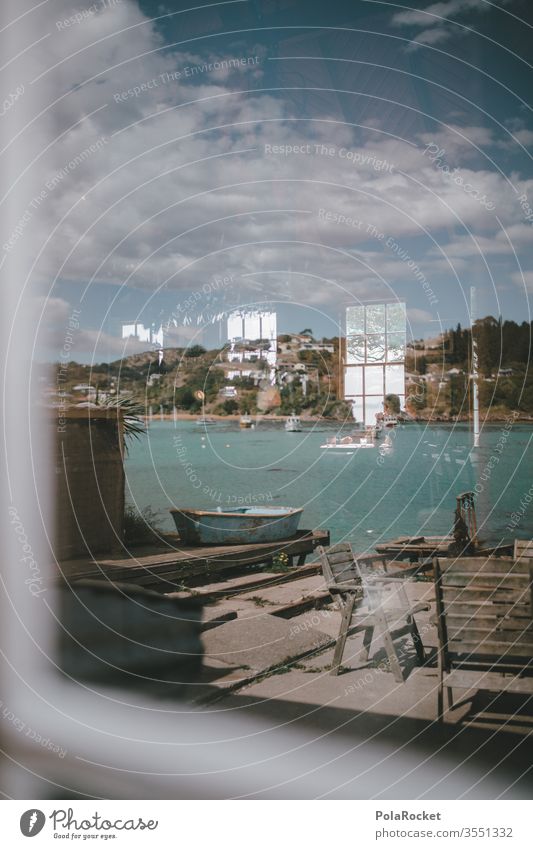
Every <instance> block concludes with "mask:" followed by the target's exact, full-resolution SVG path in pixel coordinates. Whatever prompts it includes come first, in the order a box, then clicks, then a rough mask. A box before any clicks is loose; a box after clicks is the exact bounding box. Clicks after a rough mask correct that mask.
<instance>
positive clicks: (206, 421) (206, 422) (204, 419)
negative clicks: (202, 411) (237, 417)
mask: <svg viewBox="0 0 533 849" xmlns="http://www.w3.org/2000/svg"><path fill="white" fill-rule="evenodd" d="M216 423H217V420H216V419H212V418H210V417H209V416H200V417H199V418H198V419H196V424H197V425H199V426H200V427H211V426H212V425H216Z"/></svg>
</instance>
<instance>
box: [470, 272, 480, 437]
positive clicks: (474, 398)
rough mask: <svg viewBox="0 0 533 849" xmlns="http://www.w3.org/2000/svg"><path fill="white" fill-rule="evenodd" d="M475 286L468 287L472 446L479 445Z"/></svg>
mask: <svg viewBox="0 0 533 849" xmlns="http://www.w3.org/2000/svg"><path fill="white" fill-rule="evenodd" d="M476 312H477V310H476V287H475V286H471V287H470V338H471V340H472V373H471V375H470V379H471V381H472V419H473V425H474V448H478V447H479V397H478V351H477V339H476V334H475V332H474V324H475V321H476Z"/></svg>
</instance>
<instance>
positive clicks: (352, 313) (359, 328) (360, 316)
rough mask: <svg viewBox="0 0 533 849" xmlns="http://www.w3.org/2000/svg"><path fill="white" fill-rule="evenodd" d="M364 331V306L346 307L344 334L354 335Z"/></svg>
mask: <svg viewBox="0 0 533 849" xmlns="http://www.w3.org/2000/svg"><path fill="white" fill-rule="evenodd" d="M364 332H365V308H364V307H348V308H347V309H346V335H347V336H354V335H357V334H358V333H364Z"/></svg>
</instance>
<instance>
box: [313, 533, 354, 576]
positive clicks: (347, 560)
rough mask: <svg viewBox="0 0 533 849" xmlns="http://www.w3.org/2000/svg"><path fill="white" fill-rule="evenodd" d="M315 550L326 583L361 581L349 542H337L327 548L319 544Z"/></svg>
mask: <svg viewBox="0 0 533 849" xmlns="http://www.w3.org/2000/svg"><path fill="white" fill-rule="evenodd" d="M317 551H318V554H319V556H320V562H321V564H322V571H323V573H324V578H325V579H326V584H328V585H329V586H332V585H333V584H345V583H355V584H360V583H361V578H360V576H359V573H358V571H357V568H356V564H355V560H354V556H353V551H352V546H351V545H350V543H349V542H338V543H336V544H335V545H332V546H330V547H329V548H324V547H323V546H321V545H319V546H318V548H317Z"/></svg>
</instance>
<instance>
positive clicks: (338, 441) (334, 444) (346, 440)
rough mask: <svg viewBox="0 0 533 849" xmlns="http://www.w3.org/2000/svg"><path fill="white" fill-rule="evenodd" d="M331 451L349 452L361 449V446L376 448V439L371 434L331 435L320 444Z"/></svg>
mask: <svg viewBox="0 0 533 849" xmlns="http://www.w3.org/2000/svg"><path fill="white" fill-rule="evenodd" d="M320 447H321V448H326V449H328V450H330V451H337V452H339V453H342V452H343V451H346V452H349V451H354V450H359V449H360V448H375V447H376V446H375V445H374V440H373V439H372V437H370V436H359V435H358V434H354V435H353V436H329V437H328V438H327V440H326V442H325V443H324V444H323V445H321V446H320Z"/></svg>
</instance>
